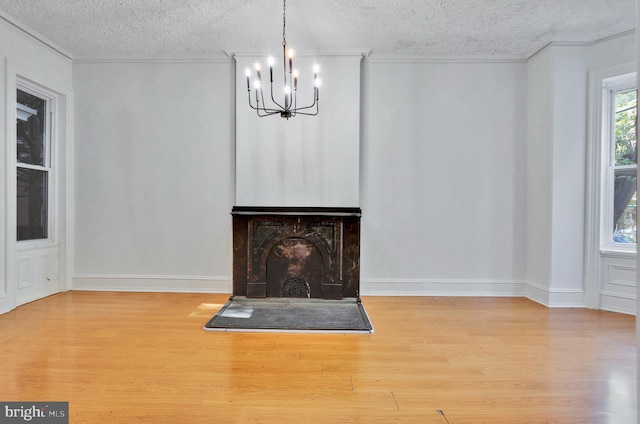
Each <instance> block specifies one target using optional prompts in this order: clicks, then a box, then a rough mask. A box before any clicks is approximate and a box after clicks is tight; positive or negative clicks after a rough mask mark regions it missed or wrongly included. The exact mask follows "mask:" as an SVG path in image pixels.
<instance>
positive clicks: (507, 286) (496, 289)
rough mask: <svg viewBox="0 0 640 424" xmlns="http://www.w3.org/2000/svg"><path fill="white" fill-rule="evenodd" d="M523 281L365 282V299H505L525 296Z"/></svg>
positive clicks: (367, 280)
mask: <svg viewBox="0 0 640 424" xmlns="http://www.w3.org/2000/svg"><path fill="white" fill-rule="evenodd" d="M525 285H526V282H524V281H508V280H471V279H457V280H454V279H442V280H440V279H365V280H361V282H360V294H361V295H362V296H485V297H486V296H504V297H522V296H524V295H525Z"/></svg>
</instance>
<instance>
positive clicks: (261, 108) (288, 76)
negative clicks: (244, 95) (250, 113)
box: [246, 0, 320, 120]
mask: <svg viewBox="0 0 640 424" xmlns="http://www.w3.org/2000/svg"><path fill="white" fill-rule="evenodd" d="M286 12H287V0H283V2H282V75H283V81H284V85H283V86H284V98H283V99H281V100H280V102H278V101H277V100H276V99H275V97H274V95H273V65H274V64H275V60H274V59H273V57H269V58H268V59H267V64H268V65H269V91H270V95H271V96H270V97H271V102H270V103H269V105H267V104H266V102H265V100H264V92H263V90H262V86H263V84H262V73H261V66H260V63H259V62H256V64H255V68H256V78H255V79H254V80H253V91H254V92H255V105H254V104H253V102H252V100H251V97H252V95H251V91H252V90H251V88H252V87H251V70H250V69H249V68H247V70H246V75H247V92H248V95H249V106H251V108H252V109H254V110H255V111H256V112H257V114H258V116H259V117H264V116H271V115H277V114H280V117H282V118H286V119H287V120H288V119H289V118H293V117H294V116H296V115H298V114H300V115H309V116H315V115H317V114H318V99H319V94H320V80H319V79H318V70H319V68H318V65H314V67H313V103H312V104H311V105H309V106H302V107H298V75H299V73H298V70H297V69H296V68H294V67H293V49H291V48H289V50H288V51H287V35H286V31H287V13H286Z"/></svg>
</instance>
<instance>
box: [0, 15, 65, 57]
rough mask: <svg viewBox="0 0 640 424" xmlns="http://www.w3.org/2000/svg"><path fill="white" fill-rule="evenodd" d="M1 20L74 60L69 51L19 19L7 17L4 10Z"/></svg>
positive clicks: (0, 16)
mask: <svg viewBox="0 0 640 424" xmlns="http://www.w3.org/2000/svg"><path fill="white" fill-rule="evenodd" d="M0 19H1V20H3V21H5V22H6V23H8V24H9V25H11V26H12V27H14V28H15V29H17V30H19V31H20V32H22V33H23V34H25V35H27V36H29V37H31V38H33V39H34V40H36V41H38V42H40V43H41V44H43V45H44V46H46V47H48V48H50V49H51V50H53V51H55V52H56V53H58V54H61V55H62V56H64V57H66V58H67V59H69V60H73V59H74V57H73V55H72V54H71V53H70V52H69V51H67V50H65V49H63V48H62V47H60V46H58V45H57V44H56V43H54V42H53V41H51V40H49V39H48V38H47V37H45V36H44V35H41V34H39V33H38V32H37V31H35V30H33V29H31V28H29V27H28V26H27V25H25V24H23V23H22V22H20V21H18V20H17V19H15V18H13V17H11V16H9V15H7V14H6V13H5V12H3V11H2V10H0Z"/></svg>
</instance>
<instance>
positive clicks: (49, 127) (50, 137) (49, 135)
mask: <svg viewBox="0 0 640 424" xmlns="http://www.w3.org/2000/svg"><path fill="white" fill-rule="evenodd" d="M18 90H20V91H23V92H25V93H28V94H31V95H32V96H36V97H38V98H40V99H42V100H44V101H45V115H46V117H45V133H44V140H43V143H44V145H43V150H44V152H43V165H33V164H28V163H22V162H20V161H18V160H17V157H16V155H15V154H14V159H13V160H14V163H15V168H14V172H15V173H16V183H17V171H18V168H23V169H33V170H38V171H43V172H46V173H47V206H46V207H47V237H46V238H39V239H31V240H18V238H17V221H16V223H15V225H16V247H17V249H18V250H28V249H33V248H37V247H42V246H53V245H55V244H56V243H57V239H56V236H57V234H56V226H55V222H56V215H57V211H56V189H55V187H57V182H56V172H55V168H56V167H55V164H56V157H55V152H56V149H55V142H56V140H55V119H56V96H55V94H54V93H52V92H50V91H49V90H47V89H46V88H44V87H42V86H40V85H37V84H34V83H32V82H30V81H28V80H25V79H21V78H17V80H16V89H15V91H14V93H13V96H14V99H15V104H16V112H17V104H18V102H17V95H18ZM13 128H14V130H13V131H15V127H13ZM16 136H17V134H16ZM14 142H15V146H14V152H16V150H17V137H16V138H15V139H14ZM15 195H16V199H15V201H16V202H17V192H15ZM16 207H17V203H16ZM16 218H17V216H16Z"/></svg>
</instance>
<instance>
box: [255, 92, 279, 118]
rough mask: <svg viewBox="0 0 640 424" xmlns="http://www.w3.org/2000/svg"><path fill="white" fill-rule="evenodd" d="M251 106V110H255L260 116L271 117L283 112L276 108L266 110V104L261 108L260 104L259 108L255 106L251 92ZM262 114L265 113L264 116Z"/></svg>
mask: <svg viewBox="0 0 640 424" xmlns="http://www.w3.org/2000/svg"><path fill="white" fill-rule="evenodd" d="M249 106H250V107H251V109H253V110H255V111H257V112H258V116H269V115H275V114H277V113H280V112H281V110H280V109H274V108H266V107H264V103H263V106H262V107H260V105H259V104H258V106H254V105H253V103H252V102H251V92H249ZM260 112H262V113H264V115H260Z"/></svg>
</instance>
